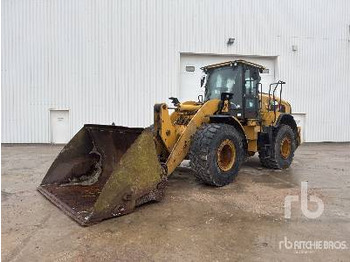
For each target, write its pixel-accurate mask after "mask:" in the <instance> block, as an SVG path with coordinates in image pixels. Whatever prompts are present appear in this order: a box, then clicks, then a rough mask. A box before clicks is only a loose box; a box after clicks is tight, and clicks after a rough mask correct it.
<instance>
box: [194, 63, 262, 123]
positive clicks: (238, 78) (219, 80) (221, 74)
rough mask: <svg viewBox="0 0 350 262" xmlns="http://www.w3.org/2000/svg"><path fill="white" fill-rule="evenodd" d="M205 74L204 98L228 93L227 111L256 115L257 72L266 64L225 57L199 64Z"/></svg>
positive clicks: (242, 114)
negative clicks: (204, 64) (226, 59)
mask: <svg viewBox="0 0 350 262" xmlns="http://www.w3.org/2000/svg"><path fill="white" fill-rule="evenodd" d="M201 69H202V70H203V71H204V73H205V74H206V81H205V97H204V100H205V101H208V100H211V99H223V96H229V108H228V112H227V113H228V114H230V115H233V116H235V117H237V118H238V119H242V120H243V119H257V118H258V116H259V114H258V111H259V97H258V90H259V83H260V79H261V78H260V75H259V72H262V71H263V70H264V69H265V68H264V67H263V66H261V65H258V64H255V63H251V62H248V61H245V60H235V61H228V62H225V63H219V64H213V65H208V66H205V67H202V68H201Z"/></svg>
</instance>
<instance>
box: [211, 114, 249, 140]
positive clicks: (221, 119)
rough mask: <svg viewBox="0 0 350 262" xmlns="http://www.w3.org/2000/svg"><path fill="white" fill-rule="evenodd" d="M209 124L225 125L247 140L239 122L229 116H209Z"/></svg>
mask: <svg viewBox="0 0 350 262" xmlns="http://www.w3.org/2000/svg"><path fill="white" fill-rule="evenodd" d="M210 123H225V124H229V125H232V126H234V127H235V128H236V129H237V130H238V131H239V132H240V133H241V134H242V135H243V137H245V139H247V137H246V134H245V132H244V127H243V125H242V124H241V122H239V120H238V119H237V118H236V117H234V116H230V115H212V116H210Z"/></svg>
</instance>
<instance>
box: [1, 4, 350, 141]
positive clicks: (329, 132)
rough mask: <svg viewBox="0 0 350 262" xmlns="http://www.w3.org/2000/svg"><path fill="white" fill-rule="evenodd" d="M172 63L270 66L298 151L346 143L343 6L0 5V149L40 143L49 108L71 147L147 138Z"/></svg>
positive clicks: (347, 27) (349, 84)
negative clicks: (89, 130)
mask: <svg viewBox="0 0 350 262" xmlns="http://www.w3.org/2000/svg"><path fill="white" fill-rule="evenodd" d="M229 37H234V38H236V41H235V43H234V44H233V45H231V46H227V45H226V42H227V40H228V38H229ZM292 45H297V46H298V50H297V51H296V52H293V51H292ZM181 53H204V54H225V55H249V56H255V55H256V56H277V57H278V76H277V78H278V79H283V80H285V81H286V82H287V85H286V87H285V89H284V93H283V96H284V98H286V99H288V100H289V101H290V102H291V104H292V106H293V111H296V112H306V114H307V120H306V125H307V126H306V140H307V141H350V132H349V131H348V130H344V127H345V128H348V125H349V123H350V106H349V101H350V91H349V90H350V2H349V1H347V0H335V1H325V0H323V1H319V0H309V1H305V0H293V1H280V0H265V1H259V0H240V1H238V0H236V1H232V0H202V1H200V0H193V1H188V0H176V1H175V0H167V1H165V0H147V1H143V0H131V1H114V0H105V1H95V0H74V1H71V0H3V1H2V142H5V143H48V142H50V130H49V129H50V128H49V126H50V124H49V121H50V118H49V109H50V108H55V109H69V114H70V117H69V123H70V133H71V136H73V135H74V133H75V132H77V130H79V129H80V128H81V126H82V125H83V124H84V123H100V124H110V123H111V122H115V123H116V124H117V125H127V126H147V125H149V124H150V123H151V122H152V118H153V104H154V103H156V102H163V101H168V97H170V96H177V95H178V93H179V88H180V79H179V75H180V54H181Z"/></svg>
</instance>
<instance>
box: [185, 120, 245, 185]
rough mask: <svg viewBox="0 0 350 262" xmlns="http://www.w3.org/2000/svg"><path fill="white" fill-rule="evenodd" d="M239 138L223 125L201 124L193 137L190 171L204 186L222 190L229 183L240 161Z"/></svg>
mask: <svg viewBox="0 0 350 262" xmlns="http://www.w3.org/2000/svg"><path fill="white" fill-rule="evenodd" d="M244 157H245V150H244V145H243V138H242V136H241V134H240V133H239V132H238V131H237V130H236V129H235V128H234V127H233V126H230V125H227V124H213V123H212V124H204V125H203V126H202V127H200V128H199V129H198V130H197V132H196V133H195V135H194V137H193V141H192V144H191V148H190V154H189V158H190V161H191V162H190V163H191V168H192V169H193V170H194V171H195V174H196V177H197V178H198V179H200V180H201V181H203V182H204V183H205V184H208V185H213V186H224V185H227V184H229V183H231V182H232V181H233V179H234V178H235V176H236V175H237V173H238V171H239V168H240V166H241V164H242V162H243V160H244Z"/></svg>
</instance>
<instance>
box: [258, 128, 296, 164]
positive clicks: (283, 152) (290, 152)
mask: <svg viewBox="0 0 350 262" xmlns="http://www.w3.org/2000/svg"><path fill="white" fill-rule="evenodd" d="M295 149H296V139H295V133H294V132H293V130H292V128H291V127H290V126H288V125H281V126H280V127H279V128H278V129H277V130H276V131H275V134H274V137H273V143H272V149H271V155H269V154H270V153H269V152H267V151H265V150H261V151H259V158H260V163H261V165H262V166H264V167H267V168H272V169H286V168H288V167H289V166H290V165H291V164H292V162H293V157H294V152H295Z"/></svg>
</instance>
